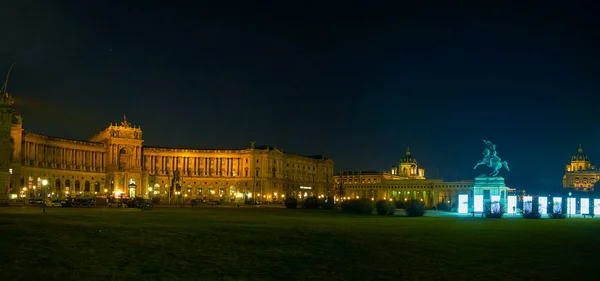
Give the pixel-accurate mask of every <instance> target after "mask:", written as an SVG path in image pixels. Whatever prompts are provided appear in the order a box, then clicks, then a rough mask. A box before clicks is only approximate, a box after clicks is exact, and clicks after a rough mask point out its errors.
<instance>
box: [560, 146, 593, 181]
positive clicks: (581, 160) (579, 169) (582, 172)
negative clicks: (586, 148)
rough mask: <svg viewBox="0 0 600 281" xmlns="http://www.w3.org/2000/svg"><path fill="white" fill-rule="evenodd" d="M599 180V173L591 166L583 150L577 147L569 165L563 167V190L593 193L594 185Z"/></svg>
mask: <svg viewBox="0 0 600 281" xmlns="http://www.w3.org/2000/svg"><path fill="white" fill-rule="evenodd" d="M598 180H600V171H598V169H596V166H594V165H592V163H591V162H590V159H589V158H588V157H587V155H586V154H585V153H583V148H581V145H579V148H578V149H577V153H575V155H573V156H572V157H571V163H570V164H567V166H566V167H565V175H564V176H563V188H570V189H575V190H579V191H593V190H594V185H596V183H597V182H598Z"/></svg>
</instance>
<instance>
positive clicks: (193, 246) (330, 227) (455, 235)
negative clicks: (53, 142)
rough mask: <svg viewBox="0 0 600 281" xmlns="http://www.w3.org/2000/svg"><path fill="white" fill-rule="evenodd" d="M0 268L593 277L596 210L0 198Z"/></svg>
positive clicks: (220, 276)
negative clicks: (438, 211)
mask: <svg viewBox="0 0 600 281" xmlns="http://www.w3.org/2000/svg"><path fill="white" fill-rule="evenodd" d="M0 231H1V233H2V235H1V236H0V238H1V239H0V262H1V263H0V280H6V281H8V280H46V281H47V280H104V281H105V280H136V281H137V280H309V279H310V280H424V281H426V280H486V281H490V280H598V279H600V277H596V276H598V275H599V274H600V273H598V271H597V269H596V266H597V264H598V262H599V259H598V258H597V257H598V255H600V244H599V243H598V235H599V234H600V220H599V219H566V220H550V219H545V220H520V219H504V220H491V219H488V220H486V219H481V218H475V219H474V218H441V217H423V218H406V217H400V216H396V217H378V216H375V215H373V216H354V215H345V214H341V213H339V212H336V211H325V210H320V211H319V210H288V209H278V208H277V209H275V208H273V209H268V208H240V209H235V208H213V209H207V208H193V209H192V208H181V209H177V208H157V209H154V210H152V211H144V212H142V211H140V210H137V209H106V208H97V209H94V208H91V209H86V208H84V209H70V208H50V209H48V212H47V213H46V214H42V213H41V209H40V208H0Z"/></svg>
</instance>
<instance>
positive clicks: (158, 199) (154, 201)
mask: <svg viewBox="0 0 600 281" xmlns="http://www.w3.org/2000/svg"><path fill="white" fill-rule="evenodd" d="M152 204H160V197H154V198H152Z"/></svg>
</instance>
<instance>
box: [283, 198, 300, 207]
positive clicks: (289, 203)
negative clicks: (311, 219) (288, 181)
mask: <svg viewBox="0 0 600 281" xmlns="http://www.w3.org/2000/svg"><path fill="white" fill-rule="evenodd" d="M284 204H285V207H286V208H288V209H296V208H298V199H296V197H288V198H286V199H285V202H284Z"/></svg>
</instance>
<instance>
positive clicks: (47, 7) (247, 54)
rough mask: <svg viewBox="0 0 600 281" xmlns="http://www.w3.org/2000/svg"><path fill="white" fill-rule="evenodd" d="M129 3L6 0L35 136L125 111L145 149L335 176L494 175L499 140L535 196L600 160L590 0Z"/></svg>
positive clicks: (89, 125) (17, 73) (6, 25)
mask: <svg viewBox="0 0 600 281" xmlns="http://www.w3.org/2000/svg"><path fill="white" fill-rule="evenodd" d="M55 2H60V3H61V4H56V3H55ZM91 2H94V4H92V3H91ZM102 2H109V3H108V4H107V3H102ZM122 2H127V1H41V0H40V1H16V0H15V1H3V3H2V5H1V7H0V21H1V24H0V31H1V33H0V34H1V35H2V36H1V38H2V39H0V42H2V44H0V69H2V73H4V72H5V71H6V70H7V69H8V67H9V66H10V64H11V63H12V62H17V64H16V66H15V68H14V69H13V73H12V76H11V80H10V83H9V88H8V89H9V92H10V93H11V94H12V95H14V96H15V98H16V99H17V103H18V110H19V112H20V113H22V115H23V119H24V126H25V127H26V129H27V130H28V131H32V132H37V133H42V134H48V135H52V136H61V137H66V138H75V139H88V138H89V137H91V136H92V135H94V134H95V133H97V132H99V131H100V130H102V129H104V128H105V127H106V126H108V125H109V124H110V122H117V121H120V120H122V118H123V114H127V117H128V121H130V122H132V123H133V124H135V125H140V126H141V127H142V129H143V130H144V138H145V144H146V145H149V146H167V147H189V148H244V147H248V146H249V143H250V141H252V140H254V141H256V142H257V143H258V144H273V145H277V147H281V148H283V149H284V151H286V152H293V153H299V154H308V155H314V154H323V155H326V156H329V157H331V158H333V159H334V161H335V162H336V170H338V171H340V170H348V169H353V170H380V169H389V168H390V167H391V166H392V165H393V164H395V163H397V161H398V160H399V159H400V158H401V157H403V156H404V152H405V150H406V147H407V146H410V147H411V151H412V154H413V156H414V157H415V158H417V160H418V161H419V163H420V164H421V165H422V166H423V167H424V168H425V169H426V176H428V177H429V178H436V177H438V174H439V177H440V178H444V179H445V180H456V179H457V178H458V179H472V178H473V177H475V176H477V175H479V174H481V173H483V172H487V171H488V169H487V168H480V169H478V170H477V171H474V170H473V169H472V168H473V166H474V165H475V163H476V162H477V161H478V160H479V159H480V156H481V152H482V150H483V148H484V144H483V142H482V141H481V139H482V138H486V139H488V140H490V141H492V142H494V143H496V144H497V147H498V152H499V154H500V156H501V157H502V158H503V160H507V161H508V162H509V164H510V166H511V171H510V172H505V171H503V172H502V173H501V175H503V176H505V177H506V180H507V184H508V185H509V186H511V187H516V188H527V189H546V188H551V187H556V186H560V184H561V179H562V175H563V173H564V167H565V164H567V162H568V160H569V156H570V155H572V154H573V153H575V152H576V150H577V147H578V145H579V144H582V145H583V147H584V149H585V150H586V152H587V154H588V155H589V156H590V157H591V159H592V162H594V161H595V163H596V164H599V165H600V145H599V144H600V132H599V126H598V124H599V123H598V121H599V119H598V108H600V96H599V95H598V94H599V93H600V91H599V90H600V89H599V88H600V87H599V84H598V81H599V78H600V73H599V72H600V71H599V69H600V67H599V62H600V58H599V55H600V53H599V50H600V49H599V47H598V43H599V42H600V40H599V37H600V36H599V34H600V32H599V31H598V26H600V24H599V23H598V21H599V20H598V19H597V18H598V17H597V14H595V13H593V10H594V7H591V6H584V5H582V4H576V3H575V2H576V1H555V2H553V1H543V3H544V5H537V6H536V5H533V4H531V3H533V2H529V1H528V3H530V5H529V6H509V5H508V4H505V6H494V7H491V6H487V7H486V6H479V7H475V6H472V5H464V6H460V7H458V6H455V7H451V6H449V4H444V5H448V6H443V5H440V4H441V3H445V1H444V2H442V1H436V2H433V3H429V4H427V6H428V7H416V6H406V5H404V6H400V5H399V4H396V5H395V6H394V5H389V6H383V5H381V6H374V4H369V5H367V4H363V5H354V4H349V1H344V2H337V1H331V2H329V3H331V4H324V3H325V2H326V1H319V2H315V3H318V4H316V5H314V6H312V5H309V4H308V2H305V1H272V2H271V1H263V2H262V3H263V4H255V3H252V4H239V3H235V2H229V3H223V6H221V7H217V6H215V5H200V4H188V5H182V4H175V2H178V1H164V2H163V4H162V5H159V4H153V3H154V1H130V2H131V3H133V4H124V3H122ZM186 2H194V1H186ZM245 2H254V1H244V2H241V3H245ZM280 2H281V3H283V2H285V3H287V4H274V3H280ZM292 2H293V3H295V4H291V3H292ZM364 2H365V3H366V2H367V1H364ZM369 2H379V1H369ZM479 2H484V1H479ZM485 2H487V1H485ZM501 2H502V3H505V2H507V1H501ZM520 2H521V1H520ZM561 2H562V3H561ZM182 3H183V1H182ZM215 3H216V1H215ZM465 3H466V2H465ZM498 3H500V1H498ZM540 3H542V2H540ZM558 3H561V4H558ZM588 3H593V2H592V1H588ZM480 5H483V4H480Z"/></svg>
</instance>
